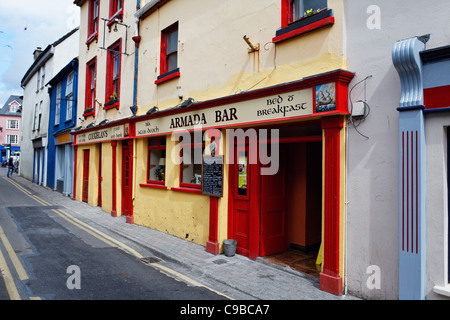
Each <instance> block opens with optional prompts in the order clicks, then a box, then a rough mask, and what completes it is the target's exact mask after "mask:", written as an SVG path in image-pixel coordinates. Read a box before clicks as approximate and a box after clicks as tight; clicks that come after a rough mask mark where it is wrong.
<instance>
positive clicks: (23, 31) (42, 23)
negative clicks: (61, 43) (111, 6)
mask: <svg viewBox="0 0 450 320" xmlns="http://www.w3.org/2000/svg"><path fill="white" fill-rule="evenodd" d="M79 14H80V10H79V7H77V6H76V5H74V4H73V0H0V107H2V106H3V104H4V103H5V102H6V100H7V99H8V97H9V96H10V95H14V94H15V95H22V94H23V90H22V88H21V87H20V81H21V80H22V77H23V76H24V75H25V72H26V71H27V70H28V68H29V67H30V66H31V64H32V63H33V51H34V50H35V49H36V48H37V47H41V48H42V49H45V48H46V47H47V46H48V45H49V44H51V43H53V42H54V41H56V40H58V39H59V38H60V37H62V36H63V35H65V34H66V33H67V32H69V31H70V30H72V29H73V28H75V27H78V26H79V21H80V16H79Z"/></svg>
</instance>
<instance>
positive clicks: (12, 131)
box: [0, 95, 22, 164]
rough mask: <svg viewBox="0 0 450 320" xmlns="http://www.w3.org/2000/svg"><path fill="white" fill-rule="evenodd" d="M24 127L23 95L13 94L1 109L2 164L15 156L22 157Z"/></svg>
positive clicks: (0, 150)
mask: <svg viewBox="0 0 450 320" xmlns="http://www.w3.org/2000/svg"><path fill="white" fill-rule="evenodd" d="M21 127H22V97H21V96H16V95H12V96H10V97H9V98H8V100H7V101H6V102H5V104H4V105H3V108H1V109H0V143H1V145H0V152H1V162H2V164H3V163H5V162H6V161H7V159H9V157H13V159H14V160H15V161H18V160H19V158H20V142H21V135H20V130H21Z"/></svg>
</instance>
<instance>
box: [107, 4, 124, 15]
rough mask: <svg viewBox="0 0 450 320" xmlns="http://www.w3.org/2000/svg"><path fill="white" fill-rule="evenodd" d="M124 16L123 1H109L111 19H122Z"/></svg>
mask: <svg viewBox="0 0 450 320" xmlns="http://www.w3.org/2000/svg"><path fill="white" fill-rule="evenodd" d="M122 15H123V0H110V1H109V17H110V18H113V17H119V18H120V17H121V16H122Z"/></svg>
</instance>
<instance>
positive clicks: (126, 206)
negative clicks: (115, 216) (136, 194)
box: [122, 140, 134, 223]
mask: <svg viewBox="0 0 450 320" xmlns="http://www.w3.org/2000/svg"><path fill="white" fill-rule="evenodd" d="M127 150H128V152H129V153H130V154H129V163H128V188H125V187H126V184H125V179H126V174H127V170H125V169H126V152H127ZM127 189H128V190H127ZM122 214H124V215H126V217H127V223H134V217H133V141H132V140H124V141H123V144H122Z"/></svg>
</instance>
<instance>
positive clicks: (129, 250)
mask: <svg viewBox="0 0 450 320" xmlns="http://www.w3.org/2000/svg"><path fill="white" fill-rule="evenodd" d="M4 179H5V180H7V181H8V182H9V183H11V184H12V185H14V186H15V187H16V188H17V189H19V190H20V191H22V192H23V193H25V194H26V195H28V196H29V197H30V198H32V199H34V200H36V201H37V202H39V203H40V204H42V205H43V206H53V205H52V204H51V203H49V202H47V201H45V200H43V199H41V198H39V197H38V196H36V195H33V194H32V193H31V192H30V191H28V190H27V189H25V188H24V187H22V186H21V185H20V184H18V183H17V182H15V181H14V180H11V179H6V178H4ZM51 211H53V212H54V213H56V214H58V215H59V216H60V217H61V218H63V219H65V220H67V221H68V222H70V223H72V224H73V225H75V226H77V227H79V228H80V229H82V230H84V231H86V232H87V233H89V234H90V235H92V236H94V237H96V238H97V239H99V240H101V241H103V242H105V243H107V244H108V245H110V246H112V247H115V248H118V249H120V250H123V251H125V252H126V253H128V254H131V255H134V256H135V257H136V258H138V259H143V258H144V257H143V256H142V255H141V254H140V253H139V252H137V251H136V250H134V249H132V248H130V247H129V246H127V245H126V244H124V243H122V242H120V241H118V240H116V239H114V238H112V237H110V236H108V235H106V234H104V233H103V232H101V231H99V230H97V229H95V228H93V227H91V226H90V225H88V224H86V223H84V222H83V221H80V220H78V219H76V218H74V217H73V216H72V215H70V214H69V213H67V212H65V211H64V210H62V209H51ZM0 230H1V229H0ZM0 235H1V231H0ZM5 239H6V237H5ZM2 240H3V238H2ZM6 241H7V239H6ZM5 247H6V245H5ZM10 247H11V246H10ZM11 251H12V253H11V254H13V255H15V253H14V250H12V248H11ZM8 252H9V251H8ZM0 256H1V252H0ZM11 260H13V264H14V266H15V268H16V270H17V273H18V274H19V277H20V273H19V270H20V269H22V270H23V272H22V271H20V272H22V276H24V277H26V278H24V279H22V278H20V279H21V280H26V279H28V275H26V272H25V270H24V269H23V267H22V265H21V264H20V261H19V259H18V258H17V256H16V259H11ZM14 260H16V261H17V265H16V263H15V262H14ZM5 265H6V264H5ZM151 266H153V267H154V268H156V269H158V270H159V271H160V272H162V273H164V274H165V275H167V276H170V277H172V278H174V279H181V280H183V281H185V282H186V283H188V284H190V285H192V286H195V287H203V288H206V289H208V290H210V291H212V292H215V293H217V294H219V295H221V296H224V297H225V298H228V299H230V300H233V299H232V298H230V297H228V296H226V295H225V294H223V293H221V292H219V291H217V290H214V289H212V288H209V287H207V286H205V285H203V284H201V283H199V282H198V281H195V280H193V279H191V278H189V277H186V276H185V275H183V274H181V273H179V272H177V271H174V270H172V269H170V268H168V267H166V266H163V265H161V264H159V263H152V264H151ZM0 267H1V268H2V270H3V267H2V261H1V257H0ZM6 268H7V266H6ZM9 278H11V276H10V274H9ZM9 282H10V286H13V285H14V281H13V280H12V283H11V281H9ZM10 290H11V293H10V297H11V300H13V299H14V298H17V297H18V298H19V299H20V296H19V295H18V293H17V289H16V288H15V286H14V288H10V289H8V292H10ZM30 299H36V298H35V297H30Z"/></svg>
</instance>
